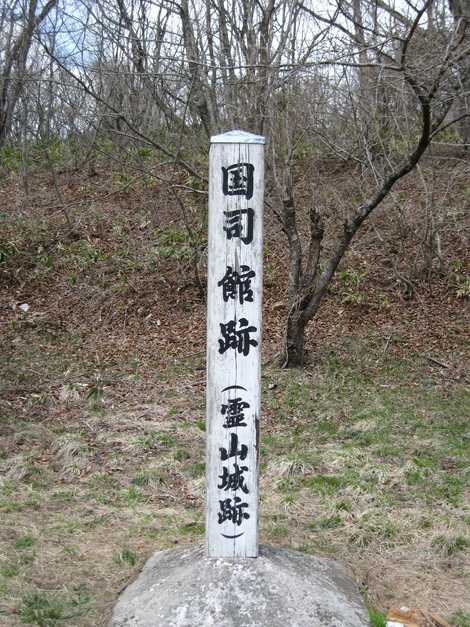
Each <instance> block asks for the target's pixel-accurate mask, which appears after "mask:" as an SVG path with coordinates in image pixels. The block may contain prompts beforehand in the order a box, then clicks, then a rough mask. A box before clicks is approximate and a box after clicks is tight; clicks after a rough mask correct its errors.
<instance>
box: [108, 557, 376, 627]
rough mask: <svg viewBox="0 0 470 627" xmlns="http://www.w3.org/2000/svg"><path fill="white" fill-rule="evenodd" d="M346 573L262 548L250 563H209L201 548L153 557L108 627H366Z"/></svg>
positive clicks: (319, 562) (340, 568)
mask: <svg viewBox="0 0 470 627" xmlns="http://www.w3.org/2000/svg"><path fill="white" fill-rule="evenodd" d="M369 625H370V623H369V619H368V614H367V611H366V609H365V607H364V604H363V602H362V599H361V596H360V595H359V592H358V589H357V586H356V585H355V584H354V582H353V581H352V580H351V579H350V577H349V576H348V575H347V573H346V570H345V568H344V566H342V565H341V564H340V563H338V562H335V561H333V560H330V559H326V558H320V557H313V556H311V555H306V554H304V553H299V552H297V551H290V550H287V549H281V548H274V547H261V550H260V556H259V557H258V558H256V559H253V558H246V559H233V560H231V559H227V558H223V559H214V558H208V557H206V556H205V552H204V548H203V547H194V546H191V545H189V546H187V547H183V548H179V549H175V550H170V551H161V552H158V553H155V555H153V557H151V558H150V559H149V560H148V562H147V563H146V565H145V567H144V569H143V571H142V572H141V574H140V575H139V577H138V578H137V579H136V580H135V581H134V582H133V583H132V584H131V585H130V586H129V587H128V588H126V590H125V591H124V592H123V593H122V595H121V596H120V598H119V600H118V603H117V605H116V607H115V608H114V613H113V617H112V620H111V623H110V627H368V626H369Z"/></svg>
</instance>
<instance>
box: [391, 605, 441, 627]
mask: <svg viewBox="0 0 470 627" xmlns="http://www.w3.org/2000/svg"><path fill="white" fill-rule="evenodd" d="M387 620H388V621H392V622H396V623H401V624H402V625H403V627H451V625H450V624H449V623H448V622H447V621H446V620H444V619H443V618H441V617H440V616H438V615H437V614H431V613H429V612H426V611H423V610H418V609H415V608H408V607H401V608H399V609H398V608H394V607H393V608H391V609H390V610H389V611H388V614H387Z"/></svg>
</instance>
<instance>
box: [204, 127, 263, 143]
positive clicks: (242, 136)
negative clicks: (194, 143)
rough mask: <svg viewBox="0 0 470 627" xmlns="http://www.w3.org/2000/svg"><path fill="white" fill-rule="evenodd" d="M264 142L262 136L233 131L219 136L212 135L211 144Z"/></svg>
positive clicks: (237, 130)
mask: <svg viewBox="0 0 470 627" xmlns="http://www.w3.org/2000/svg"><path fill="white" fill-rule="evenodd" d="M265 143H266V140H265V138H264V137H263V136H262V135H254V134H253V133H247V132H246V131H241V130H239V129H235V130H233V131H228V132H227V133H222V134H221V135H213V136H212V137H211V144H265Z"/></svg>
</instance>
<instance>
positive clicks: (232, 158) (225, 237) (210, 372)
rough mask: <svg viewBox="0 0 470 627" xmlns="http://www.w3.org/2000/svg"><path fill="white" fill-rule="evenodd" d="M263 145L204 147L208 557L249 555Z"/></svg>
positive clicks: (238, 142)
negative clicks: (206, 158)
mask: <svg viewBox="0 0 470 627" xmlns="http://www.w3.org/2000/svg"><path fill="white" fill-rule="evenodd" d="M263 195H264V137H261V136H258V135H252V134H250V133H245V132H244V131H230V132H229V133H224V134H223V135H216V136H215V137H212V138H211V148H210V157H209V246H208V256H209V260H208V289H207V295H208V296H207V470H206V476H207V516H206V544H207V552H208V555H209V557H257V556H258V457H259V445H258V442H259V435H258V429H259V417H260V383H261V298H262V285H263Z"/></svg>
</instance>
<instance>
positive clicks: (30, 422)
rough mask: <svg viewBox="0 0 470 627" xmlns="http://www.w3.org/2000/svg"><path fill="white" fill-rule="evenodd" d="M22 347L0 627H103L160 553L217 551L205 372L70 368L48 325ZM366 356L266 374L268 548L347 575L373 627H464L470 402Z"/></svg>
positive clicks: (7, 479)
mask: <svg viewBox="0 0 470 627" xmlns="http://www.w3.org/2000/svg"><path fill="white" fill-rule="evenodd" d="M96 263H99V262H98V261H97V262H96ZM14 333H15V334H16V336H15V337H20V338H22V342H21V343H20V344H18V346H17V351H16V354H15V355H16V356H15V359H16V362H15V364H14V365H13V366H12V365H11V364H10V363H9V364H8V365H7V368H9V369H10V370H9V373H10V374H9V376H10V377H13V371H14V372H16V373H17V374H19V375H20V379H21V381H22V383H21V385H23V386H25V389H26V391H25V392H24V393H23V395H24V401H22V404H21V405H18V406H17V405H13V404H10V405H7V406H6V407H5V408H4V409H6V411H3V412H2V419H1V421H0V426H1V428H2V429H4V430H5V433H6V434H7V437H6V438H5V441H4V443H2V446H1V455H0V472H1V473H2V478H3V479H2V481H1V482H0V555H1V556H2V558H1V562H0V612H3V615H2V618H3V617H4V616H6V617H7V621H8V622H7V624H11V625H15V626H16V625H18V626H19V625H22V624H31V625H55V624H69V625H71V626H72V625H73V626H74V627H75V626H77V627H98V626H100V625H105V624H106V621H107V620H108V618H109V615H110V611H111V608H112V606H113V604H114V602H115V599H116V595H117V594H118V592H119V590H121V589H122V587H123V586H124V585H125V584H126V582H127V581H129V579H131V578H132V577H133V576H135V574H136V573H137V572H138V569H139V568H140V567H141V566H142V564H143V562H144V561H145V559H146V558H147V557H148V556H149V555H150V554H151V553H152V552H154V551H155V550H158V549H166V548H172V547H175V546H177V545H179V544H181V543H193V542H202V541H203V534H204V526H203V520H204V472H205V465H204V456H205V431H204V430H205V418H204V397H203V387H202V386H194V385H193V384H194V372H195V368H196V369H197V368H200V367H201V366H200V363H201V358H200V357H199V356H198V357H197V360H194V359H193V358H191V359H188V360H187V361H185V360H180V361H179V362H177V363H176V362H175V363H173V364H172V365H171V367H169V368H166V369H164V370H163V369H158V368H154V369H153V370H152V369H151V368H150V367H149V366H148V363H147V365H145V366H144V365H143V364H142V363H141V362H139V372H141V373H142V376H140V377H139V378H136V377H135V372H136V361H135V359H136V358H135V355H134V354H130V356H129V362H126V361H123V360H121V361H120V363H119V364H117V363H116V362H111V363H110V364H108V365H104V364H103V363H99V364H98V363H95V362H94V361H93V359H91V357H90V355H89V354H88V353H87V354H85V355H84V354H83V353H82V352H81V349H80V342H79V341H77V340H75V341H72V343H71V344H70V346H71V348H70V351H71V352H70V356H69V357H68V358H64V356H63V355H62V356H60V355H59V352H60V351H59V347H60V345H61V342H62V340H60V341H59V340H58V339H48V340H47V341H46V340H44V327H41V326H39V327H38V326H37V325H36V326H32V327H30V326H26V327H25V326H24V324H23V323H21V324H20V326H19V328H17V329H15V331H14ZM66 336H67V337H69V336H68V334H66ZM34 338H36V340H39V341H36V342H35V341H34ZM369 340H370V337H369V338H368V339H367V341H366V340H365V339H364V338H362V337H356V338H346V339H345V348H344V347H338V348H337V349H336V350H335V348H334V347H333V346H332V347H330V348H329V349H328V351H326V352H325V353H324V354H320V355H319V362H318V364H317V365H315V366H312V367H310V368H307V369H305V370H303V371H301V370H298V371H281V370H278V369H276V368H275V367H271V368H266V369H265V370H264V378H263V419H262V424H261V498H262V508H261V512H262V515H261V541H262V542H265V543H272V544H277V545H284V546H289V547H292V548H294V549H300V550H304V551H309V552H314V553H320V554H323V555H327V556H330V557H334V558H338V559H341V560H344V561H346V562H347V563H348V564H349V566H350V567H351V568H352V570H353V572H354V575H355V578H356V579H357V581H358V582H361V588H362V590H363V591H364V592H365V593H366V594H367V597H368V599H371V603H372V604H373V607H374V608H377V610H376V611H375V613H373V611H372V610H371V621H372V624H373V625H377V626H379V625H383V613H382V612H381V611H380V608H382V609H386V608H388V607H390V606H391V605H398V606H400V605H413V606H416V605H422V606H423V607H426V608H430V609H433V610H435V611H440V612H442V613H443V614H445V615H446V616H447V617H448V618H449V619H450V618H451V617H452V616H451V615H452V612H453V614H454V616H453V617H452V620H453V621H454V622H453V624H454V625H457V626H459V627H466V625H467V624H468V616H469V612H470V595H469V593H468V589H469V588H468V581H470V567H469V564H470V508H469V505H468V495H469V494H470V474H469V472H468V468H469V467H470V427H469V423H468V407H469V406H470V396H469V392H468V389H467V388H466V386H465V385H464V384H463V383H459V382H455V383H453V384H452V385H448V384H445V383H444V382H443V381H442V380H440V379H436V378H433V377H430V376H429V371H428V366H427V364H426V363H424V362H421V361H419V360H412V359H409V358H406V359H403V358H396V357H395V356H390V357H383V354H382V353H381V350H382V348H381V346H380V348H379V346H377V348H376V349H374V348H371V347H370V342H369ZM41 342H43V344H44V346H45V348H44V347H43V348H42V349H40V348H38V346H39V347H40V346H41ZM372 346H374V345H373V343H372ZM41 350H43V351H44V350H46V351H47V368H45V367H43V370H42V371H41V370H39V368H41V366H40V365H39V363H38V360H39V358H40V355H41ZM49 357H50V359H49ZM0 359H1V357H0ZM26 363H29V364H32V367H33V368H34V369H36V368H37V369H38V372H41V377H42V379H41V380H40V381H42V382H43V384H44V386H45V387H44V389H43V388H41V389H39V388H38V387H37V384H38V380H37V379H35V378H34V377H33V376H32V375H30V373H29V371H28V369H27V367H26V365H25V364H26ZM83 372H85V373H87V374H86V376H83V375H82V374H80V373H83ZM64 373H65V375H64ZM15 376H16V375H15ZM71 379H73V385H72V387H70V385H71V384H70V380H71ZM15 381H18V379H15ZM47 381H53V382H54V385H53V386H49V385H46V383H45V382H47ZM97 381H98V382H100V385H99V386H98V387H99V397H100V398H99V404H100V407H99V411H97V408H96V407H95V405H96V401H97V399H96V398H91V399H90V395H89V391H90V390H95V389H96V382H97ZM77 382H78V383H79V384H80V385H78V383H77ZM273 384H274V387H270V386H273ZM41 385H42V384H41ZM64 386H69V387H68V388H67V387H65V388H64ZM63 388H64V389H63ZM60 390H63V391H62V392H60ZM137 399H138V400H137ZM433 586H438V589H439V591H440V592H439V596H436V597H433V598H429V596H428V593H427V591H428V590H429V589H433ZM80 590H81V591H82V592H77V591H80ZM86 590H93V591H94V594H93V595H90V594H88V593H86V592H84V591H86ZM12 610H13V612H12ZM381 621H382V622H381ZM465 621H467V622H465Z"/></svg>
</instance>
